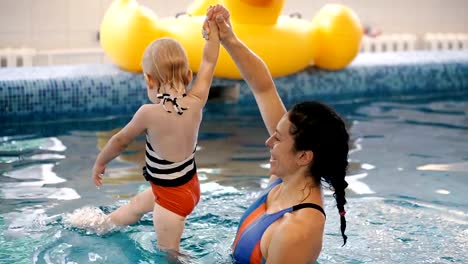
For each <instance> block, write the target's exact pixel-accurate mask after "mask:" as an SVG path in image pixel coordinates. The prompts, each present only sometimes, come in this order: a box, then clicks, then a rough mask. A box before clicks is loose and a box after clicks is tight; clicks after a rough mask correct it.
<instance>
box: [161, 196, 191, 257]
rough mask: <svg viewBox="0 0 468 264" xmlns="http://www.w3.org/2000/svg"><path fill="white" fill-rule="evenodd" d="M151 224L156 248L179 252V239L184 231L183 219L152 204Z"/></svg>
mask: <svg viewBox="0 0 468 264" xmlns="http://www.w3.org/2000/svg"><path fill="white" fill-rule="evenodd" d="M153 224H154V230H155V231H156V237H157V241H158V244H157V246H158V248H160V249H165V250H176V251H179V245H180V238H181V237H182V233H183V231H184V225H185V217H182V216H180V215H178V214H176V213H173V212H171V211H169V210H167V209H166V208H164V207H162V206H160V205H159V204H157V203H154V210H153Z"/></svg>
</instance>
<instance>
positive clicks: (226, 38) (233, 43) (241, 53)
mask: <svg viewBox="0 0 468 264" xmlns="http://www.w3.org/2000/svg"><path fill="white" fill-rule="evenodd" d="M226 14H227V15H226ZM207 16H208V18H211V19H212V18H214V19H215V20H216V24H217V25H218V30H219V36H220V40H221V44H222V45H223V47H224V48H225V49H226V50H227V52H228V53H229V55H230V56H231V57H232V59H233V60H234V62H235V63H236V66H237V68H238V69H239V71H240V73H241V75H242V77H243V78H244V79H245V81H246V82H247V83H248V84H249V86H250V89H251V90H252V92H253V94H254V96H255V100H256V101H257V104H258V107H259V109H260V113H261V114H262V118H263V121H264V123H265V126H266V127H267V129H268V132H269V133H270V135H271V134H273V133H274V131H275V129H276V125H277V124H278V122H279V120H280V119H281V117H282V116H283V115H284V114H285V113H286V108H285V107H284V104H283V102H282V101H281V98H280V97H279V95H278V92H277V90H276V86H275V84H274V82H273V79H272V77H271V74H270V71H269V70H268V68H267V66H266V65H265V63H264V62H263V60H262V59H261V58H260V57H258V56H257V55H256V54H255V53H254V52H253V51H252V50H250V49H249V48H248V47H247V46H246V45H245V44H244V43H242V41H241V40H240V39H239V38H237V36H236V35H235V34H234V32H233V30H232V27H231V24H230V22H229V12H228V11H227V9H226V8H224V7H223V6H221V5H217V6H216V7H215V8H214V10H213V12H211V13H210V12H208V14H207ZM226 19H227V20H226Z"/></svg>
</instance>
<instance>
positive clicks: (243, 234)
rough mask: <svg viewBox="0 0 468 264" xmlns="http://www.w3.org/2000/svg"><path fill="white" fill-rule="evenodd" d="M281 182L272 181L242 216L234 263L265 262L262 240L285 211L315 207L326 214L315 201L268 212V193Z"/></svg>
mask: <svg viewBox="0 0 468 264" xmlns="http://www.w3.org/2000/svg"><path fill="white" fill-rule="evenodd" d="M281 182H282V180H281V179H280V178H278V179H276V180H275V181H274V182H272V183H271V184H270V186H268V187H267V189H266V190H265V191H264V192H263V193H262V194H261V195H260V197H259V198H258V199H257V200H256V201H255V202H254V203H253V204H252V205H251V206H250V207H249V208H248V209H247V211H246V212H245V213H244V215H243V216H242V218H241V220H240V224H239V228H238V230H237V235H236V238H235V240H234V243H233V253H232V257H233V260H234V263H264V262H265V259H264V258H263V257H262V252H261V250H260V241H261V239H262V236H263V233H264V232H265V230H266V229H267V228H268V227H269V226H270V225H271V224H272V223H274V222H275V221H276V220H278V219H280V218H281V217H282V216H283V215H284V214H285V213H291V212H293V211H297V210H300V209H303V208H313V209H316V210H319V211H320V212H321V213H322V214H323V215H324V216H325V212H324V211H323V209H322V207H321V206H319V205H317V204H313V203H301V204H297V205H294V206H292V207H289V208H286V209H283V210H281V211H278V212H276V213H272V214H267V213H266V209H267V208H266V201H267V197H268V194H269V193H270V191H271V189H273V187H275V186H276V185H278V184H280V183H281Z"/></svg>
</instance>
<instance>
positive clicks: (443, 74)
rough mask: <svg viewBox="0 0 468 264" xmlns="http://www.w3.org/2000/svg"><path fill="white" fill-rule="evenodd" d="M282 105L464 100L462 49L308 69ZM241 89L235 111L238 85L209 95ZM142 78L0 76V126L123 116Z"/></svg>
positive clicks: (244, 97)
mask: <svg viewBox="0 0 468 264" xmlns="http://www.w3.org/2000/svg"><path fill="white" fill-rule="evenodd" d="M275 83H276V86H277V87H278V92H279V94H280V96H281V97H282V98H283V100H284V102H285V103H286V104H290V103H294V102H297V101H302V100H312V99H316V100H324V101H329V100H342V99H345V100H347V99H358V98H368V97H379V98H386V97H393V96H410V95H425V94H428V93H430V94H431V95H453V96H457V95H459V94H462V95H463V96H466V94H467V93H468V50H467V51H446V52H427V51H418V52H404V53H368V54H366V53H364V54H360V55H359V56H358V57H357V58H356V59H355V60H354V62H353V63H352V64H351V65H349V66H348V67H346V68H345V69H343V70H340V71H325V70H320V69H317V68H315V67H309V68H307V69H305V70H304V71H301V72H298V73H296V74H293V75H289V76H285V77H279V78H275ZM235 84H239V85H240V92H239V97H238V100H237V101H236V102H235V103H237V104H253V103H255V102H254V98H253V96H252V94H251V92H250V91H249V89H248V88H247V86H246V84H245V82H243V81H241V80H230V79H220V78H215V79H214V80H213V89H221V88H220V87H226V86H232V85H235ZM144 89H145V87H144V81H143V77H142V75H141V74H135V73H130V72H126V71H123V70H120V69H119V68H117V67H115V66H113V65H107V64H99V65H68V66H52V67H29V68H4V69H0V121H2V122H8V121H14V120H18V119H22V120H23V121H26V120H41V119H44V120H53V119H56V118H83V117H86V116H96V115H102V116H104V115H129V114H131V113H133V112H134V111H135V110H136V109H137V108H138V107H139V106H140V105H141V104H143V103H147V102H148V99H147V96H146V92H145V90H144Z"/></svg>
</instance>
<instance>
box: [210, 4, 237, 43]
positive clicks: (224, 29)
mask: <svg viewBox="0 0 468 264" xmlns="http://www.w3.org/2000/svg"><path fill="white" fill-rule="evenodd" d="M230 16H231V15H230V14H229V11H228V10H227V9H226V8H225V7H224V6H222V5H219V4H218V5H215V6H210V8H208V10H207V12H206V17H207V20H208V21H214V22H216V23H215V24H216V25H217V29H218V35H219V39H220V40H221V42H224V41H225V40H227V39H228V38H230V37H235V36H234V32H233V31H232V26H231V21H230ZM211 28H213V26H211V27H210V28H209V29H208V30H210V29H211Z"/></svg>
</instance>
